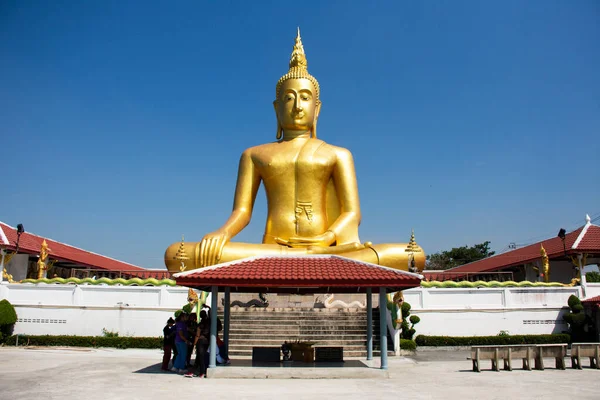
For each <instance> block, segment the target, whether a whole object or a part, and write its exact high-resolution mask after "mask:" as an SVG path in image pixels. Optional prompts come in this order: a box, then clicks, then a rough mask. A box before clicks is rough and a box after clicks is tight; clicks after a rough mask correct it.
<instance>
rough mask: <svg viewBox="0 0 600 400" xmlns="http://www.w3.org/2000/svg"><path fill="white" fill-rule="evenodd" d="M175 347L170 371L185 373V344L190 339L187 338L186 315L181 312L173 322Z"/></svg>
mask: <svg viewBox="0 0 600 400" xmlns="http://www.w3.org/2000/svg"><path fill="white" fill-rule="evenodd" d="M175 330H176V333H175V347H177V357H176V358H175V362H174V363H173V368H171V371H173V372H179V373H185V372H187V371H186V369H185V360H186V358H187V346H188V344H189V343H190V341H189V340H188V338H187V315H186V314H184V313H181V314H179V315H178V316H177V318H176V324H175Z"/></svg>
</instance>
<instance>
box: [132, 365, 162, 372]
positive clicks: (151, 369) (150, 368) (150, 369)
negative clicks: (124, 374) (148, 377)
mask: <svg viewBox="0 0 600 400" xmlns="http://www.w3.org/2000/svg"><path fill="white" fill-rule="evenodd" d="M161 365H162V363H156V364H153V365H149V366H147V367H145V368H142V369H138V370H137V371H133V373H134V374H165V373H167V371H163V370H161V369H160V367H161Z"/></svg>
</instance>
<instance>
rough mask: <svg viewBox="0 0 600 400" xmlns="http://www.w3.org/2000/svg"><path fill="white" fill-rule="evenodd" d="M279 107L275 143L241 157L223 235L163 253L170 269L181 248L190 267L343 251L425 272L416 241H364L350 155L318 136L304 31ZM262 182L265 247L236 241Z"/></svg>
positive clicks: (280, 85) (315, 86)
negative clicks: (257, 257) (359, 232)
mask: <svg viewBox="0 0 600 400" xmlns="http://www.w3.org/2000/svg"><path fill="white" fill-rule="evenodd" d="M275 93H276V98H275V101H274V102H273V105H274V107H275V115H276V116H277V135H276V139H277V140H276V141H275V142H272V143H267V144H263V145H259V146H255V147H251V148H249V149H247V150H246V151H244V152H243V153H242V156H241V159H240V164H239V169H238V178H237V184H236V189H235V197H234V202H233V211H232V213H231V216H230V217H229V219H228V220H227V222H225V224H224V225H223V226H222V227H221V228H219V229H218V230H217V231H215V232H212V233H209V234H207V235H206V236H204V238H203V239H202V241H201V242H197V243H191V242H190V243H183V242H182V243H174V244H173V245H171V246H170V247H169V248H168V249H167V251H166V252H165V264H166V266H167V268H168V269H169V271H171V272H173V273H174V272H179V270H180V260H179V258H178V257H177V255H178V253H179V254H181V252H182V251H183V250H182V246H185V249H184V250H185V251H184V252H185V253H186V254H189V255H190V260H189V261H187V262H186V265H187V270H192V269H195V268H201V267H206V266H209V265H215V264H218V263H225V262H229V261H234V260H238V259H242V258H246V257H251V256H267V255H268V256H278V255H307V254H338V255H341V256H344V257H348V258H352V259H355V260H360V261H365V262H369V263H373V264H379V265H383V266H387V267H392V268H396V269H402V270H409V268H410V269H411V270H412V271H415V272H416V271H421V270H422V269H423V267H424V266H425V253H424V252H423V250H422V249H421V248H420V247H419V246H418V245H417V244H416V242H415V241H414V235H413V236H412V237H411V242H410V243H404V244H378V245H373V244H371V243H369V242H367V243H361V242H360V239H359V237H358V226H359V224H360V219H361V213H360V203H359V198H358V187H357V183H356V174H355V170H354V161H353V159H352V154H351V153H350V152H349V151H348V150H346V149H344V148H341V147H337V146H332V145H330V144H328V143H325V142H324V141H322V140H320V139H317V119H318V117H319V112H320V110H321V101H320V100H319V94H320V89H319V83H318V82H317V80H316V79H315V78H314V77H313V76H311V75H310V74H309V73H308V69H307V61H306V56H305V53H304V48H303V45H302V40H301V38H300V31H299V30H298V36H297V37H296V43H295V45H294V49H293V51H292V55H291V59H290V63H289V71H288V73H287V74H285V75H284V76H282V77H281V78H280V79H279V81H278V82H277V86H276V91H275ZM261 182H262V183H263V184H264V187H265V191H266V195H267V203H268V214H267V222H266V226H265V233H264V236H263V240H262V244H251V243H239V242H232V241H231V239H233V238H234V237H235V236H236V235H237V234H238V233H239V232H240V231H241V230H242V229H244V228H245V227H246V225H248V223H249V222H250V217H251V215H252V209H253V206H254V200H255V198H256V193H257V191H258V189H259V186H260V183H261Z"/></svg>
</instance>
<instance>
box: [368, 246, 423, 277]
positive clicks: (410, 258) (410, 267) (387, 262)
mask: <svg viewBox="0 0 600 400" xmlns="http://www.w3.org/2000/svg"><path fill="white" fill-rule="evenodd" d="M407 246H408V243H385V244H374V245H372V246H371V249H372V250H373V251H374V252H375V253H376V255H377V264H379V265H383V266H384V267H390V268H395V269H400V270H403V271H411V272H412V271H415V272H416V271H418V272H420V271H423V269H425V258H426V257H425V252H424V251H423V249H421V247H420V246H419V245H416V248H413V251H412V252H408V251H406V247H407Z"/></svg>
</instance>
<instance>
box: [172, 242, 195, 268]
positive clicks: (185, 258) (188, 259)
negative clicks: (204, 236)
mask: <svg viewBox="0 0 600 400" xmlns="http://www.w3.org/2000/svg"><path fill="white" fill-rule="evenodd" d="M197 245H198V243H193V242H177V243H173V244H172V245H170V246H169V247H168V248H167V250H166V251H165V265H166V266H167V269H168V270H169V272H170V273H172V274H175V273H177V272H181V271H189V270H191V269H196V268H197V267H196V247H197Z"/></svg>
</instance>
